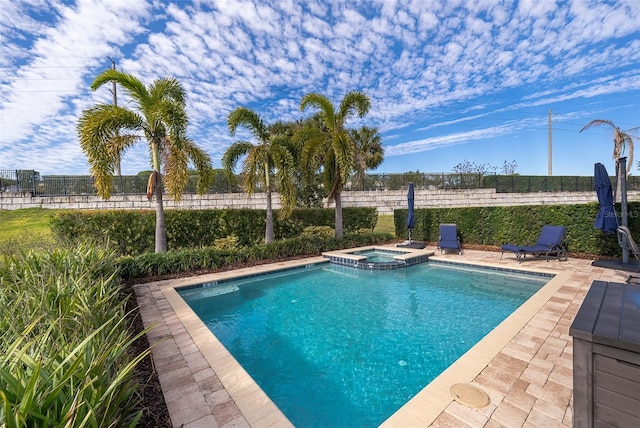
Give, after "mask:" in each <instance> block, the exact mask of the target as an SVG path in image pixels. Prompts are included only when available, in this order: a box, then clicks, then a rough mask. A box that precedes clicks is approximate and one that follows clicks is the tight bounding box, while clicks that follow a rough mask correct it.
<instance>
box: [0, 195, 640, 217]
mask: <svg viewBox="0 0 640 428" xmlns="http://www.w3.org/2000/svg"><path fill="white" fill-rule="evenodd" d="M639 196H640V191H633V192H629V193H628V199H629V200H630V201H634V200H638V198H639ZM164 201H165V207H166V208H168V209H171V208H179V209H207V208H258V209H264V208H265V204H266V202H265V195H264V194H262V193H257V194H253V195H247V194H244V193H219V194H207V195H202V196H200V195H191V194H189V195H183V198H182V200H180V201H177V202H176V201H173V200H171V199H168V198H165V200H164ZM597 201H598V199H597V197H596V194H595V192H561V193H545V192H539V193H496V191H495V189H469V190H416V191H415V207H416V208H456V207H477V206H513V205H563V204H565V205H569V204H586V203H593V202H597ZM154 204H155V202H153V201H151V202H150V201H148V200H147V197H146V195H113V196H112V197H111V199H109V200H103V199H101V198H99V197H97V196H31V195H30V194H26V195H24V194H16V193H0V209H4V210H15V209H20V208H49V209H94V210H95V209H154V208H155V205H154ZM273 206H274V208H279V207H280V199H279V197H278V195H273ZM329 206H331V207H332V206H333V204H331V205H329ZM342 206H343V207H376V208H377V209H378V213H379V214H392V213H393V210H394V209H396V208H406V207H407V191H406V190H385V191H368V192H343V194H342Z"/></svg>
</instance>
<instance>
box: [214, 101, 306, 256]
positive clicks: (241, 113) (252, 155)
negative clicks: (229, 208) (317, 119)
mask: <svg viewBox="0 0 640 428" xmlns="http://www.w3.org/2000/svg"><path fill="white" fill-rule="evenodd" d="M227 125H228V126H229V132H230V133H231V135H232V136H234V135H235V133H236V129H237V128H238V126H241V125H242V126H244V127H245V128H247V129H248V130H249V131H250V132H251V134H253V136H254V137H255V138H256V139H257V140H258V142H259V143H258V144H257V145H254V144H252V143H251V142H249V141H237V142H235V143H233V144H232V145H231V146H229V148H228V149H227V150H226V151H225V153H224V155H223V157H222V166H223V167H224V168H225V169H226V170H227V171H228V172H229V173H233V169H234V168H235V165H236V163H237V162H238V160H240V158H241V157H243V156H245V158H244V161H243V162H242V174H241V175H242V187H243V189H244V190H245V192H247V193H249V194H251V193H253V192H255V190H256V187H257V185H258V184H261V185H262V186H263V188H264V191H265V195H266V198H267V219H266V228H265V234H264V240H265V243H267V244H268V243H270V242H272V241H273V208H272V204H271V192H272V188H271V175H272V174H274V173H275V179H276V185H277V187H278V192H279V194H280V203H281V209H280V211H279V213H278V218H280V219H281V220H282V219H285V218H287V217H288V216H289V215H291V212H292V211H293V208H294V207H295V203H296V197H295V188H294V186H293V182H292V179H291V178H292V174H293V171H294V161H293V156H292V154H291V153H290V151H289V150H288V147H287V144H288V142H289V135H288V134H287V133H286V132H285V131H286V130H287V128H286V127H285V126H284V125H282V124H280V123H275V124H273V125H271V126H267V125H265V123H264V121H263V120H262V119H261V118H260V116H258V114H257V113H256V112H254V111H253V110H251V109H248V108H246V107H238V108H236V109H235V110H233V111H232V112H231V113H229V117H228V118H227Z"/></svg>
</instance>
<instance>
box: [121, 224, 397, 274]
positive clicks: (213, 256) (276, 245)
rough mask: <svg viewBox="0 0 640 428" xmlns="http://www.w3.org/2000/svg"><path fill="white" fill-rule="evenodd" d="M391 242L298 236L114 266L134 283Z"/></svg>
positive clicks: (125, 260)
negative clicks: (133, 280)
mask: <svg viewBox="0 0 640 428" xmlns="http://www.w3.org/2000/svg"><path fill="white" fill-rule="evenodd" d="M332 234H333V231H332ZM391 239H392V236H391V235H390V234H381V233H370V234H362V235H360V234H357V235H356V234H349V235H345V236H344V237H343V238H335V237H334V236H331V237H325V238H321V237H317V236H313V237H307V236H299V237H296V238H289V239H282V240H278V241H274V242H272V243H269V244H259V245H254V246H252V247H242V248H237V249H226V250H222V249H218V248H215V247H205V248H191V249H184V250H177V251H173V250H170V251H167V252H166V253H147V254H141V255H139V256H126V257H121V258H120V259H119V261H118V263H117V264H118V267H119V271H120V274H121V275H122V277H123V278H125V279H133V278H141V277H151V276H159V275H167V274H177V273H183V272H193V271H201V270H213V269H218V268H221V267H224V266H233V265H235V264H238V263H258V262H265V261H275V260H281V259H286V258H292V257H308V256H312V255H313V256H317V255H319V254H320V253H322V252H323V251H330V250H337V249H342V248H351V247H359V246H363V245H371V244H376V243H381V242H388V241H390V240H391Z"/></svg>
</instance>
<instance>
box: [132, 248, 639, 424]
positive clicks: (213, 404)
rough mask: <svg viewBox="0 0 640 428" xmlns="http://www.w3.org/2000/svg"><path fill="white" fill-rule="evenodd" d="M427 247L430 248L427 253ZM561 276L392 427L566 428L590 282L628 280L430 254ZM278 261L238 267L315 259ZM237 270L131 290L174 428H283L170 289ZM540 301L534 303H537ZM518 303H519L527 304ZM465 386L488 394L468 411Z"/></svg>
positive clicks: (573, 263) (510, 260)
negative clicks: (459, 394)
mask: <svg viewBox="0 0 640 428" xmlns="http://www.w3.org/2000/svg"><path fill="white" fill-rule="evenodd" d="M427 249H428V248H427ZM433 258H434V259H439V260H451V261H460V262H470V263H474V262H476V263H489V264H493V265H497V266H503V267H513V268H524V269H542V270H549V271H553V272H556V273H557V276H556V278H559V281H556V284H555V286H554V287H551V288H552V290H551V291H550V292H547V293H546V294H544V293H542V294H541V295H538V294H536V296H534V298H532V299H530V300H531V301H528V302H527V303H525V305H527V308H523V309H522V311H520V310H519V311H517V312H516V313H514V315H512V316H511V317H509V318H508V319H507V320H505V322H503V323H502V324H501V325H499V326H498V327H497V328H496V330H494V332H492V333H491V334H490V335H488V336H487V337H486V338H485V339H483V341H481V342H480V343H479V344H478V345H476V346H474V347H473V348H472V349H471V350H470V351H469V352H468V353H467V354H465V355H464V356H463V357H461V359H460V360H458V361H457V362H456V363H455V364H454V365H453V366H451V367H450V368H449V369H447V371H445V372H444V373H443V374H442V375H440V376H439V377H438V378H436V379H435V380H434V381H433V382H432V383H431V384H429V385H428V386H427V387H426V388H425V390H423V391H422V392H420V393H419V394H418V395H417V396H416V397H414V398H413V399H412V400H411V401H410V402H409V403H407V404H406V405H405V406H404V407H402V408H401V409H400V410H399V411H398V412H397V413H396V414H395V415H393V416H392V417H391V418H390V419H388V420H387V421H385V423H384V424H383V425H384V426H388V427H426V426H433V427H502V426H504V427H570V426H572V410H573V391H572V386H573V378H572V376H573V371H572V366H573V347H572V338H571V337H570V336H569V327H570V326H571V323H572V322H573V319H574V317H575V315H576V313H577V311H578V308H579V307H580V304H581V303H582V300H583V299H584V296H585V295H586V293H587V291H588V289H589V286H590V285H591V283H592V281H593V280H603V281H618V282H624V281H625V280H626V279H627V275H628V274H627V273H626V272H624V271H619V270H613V269H605V268H600V267H594V266H592V265H591V260H583V259H573V258H569V260H567V261H562V262H560V261H557V260H555V259H552V260H550V261H549V262H546V261H544V260H543V259H542V260H539V259H531V258H528V259H526V260H525V261H524V262H522V263H520V264H518V263H517V261H516V259H515V257H514V256H512V255H505V256H504V258H503V259H500V253H496V252H489V251H476V250H466V251H465V252H464V254H463V255H457V254H446V255H442V256H436V257H433ZM320 260H322V258H313V259H307V260H304V261H293V262H282V263H276V264H273V265H268V266H259V267H254V268H247V269H243V271H246V272H255V271H256V269H261V270H264V269H272V270H275V269H282V268H283V267H288V266H292V265H295V264H303V265H304V264H306V263H312V262H314V261H316V262H317V261H320ZM237 274H238V271H236V272H224V273H219V274H212V275H203V276H200V277H199V278H197V279H194V278H182V279H178V280H167V281H158V282H152V283H147V284H140V285H136V286H135V292H136V295H137V298H138V304H139V306H140V314H141V316H142V320H143V322H144V324H145V326H147V327H148V326H151V329H150V331H149V332H148V338H149V343H150V344H151V345H152V346H153V348H152V358H153V361H154V365H155V367H156V370H157V372H158V377H159V380H160V384H161V386H162V390H163V393H164V396H165V401H166V403H167V407H168V410H169V414H170V416H171V421H172V423H173V425H174V426H175V427H180V426H182V427H184V428H196V427H213V428H215V427H284V426H292V425H291V423H290V422H289V420H288V419H287V418H286V417H285V416H284V414H282V413H281V412H280V411H279V410H278V409H277V407H276V406H275V405H274V404H273V402H271V400H270V399H269V397H268V396H267V395H266V394H265V393H264V392H262V390H261V389H260V388H259V387H258V386H257V385H256V384H255V383H254V382H253V380H252V379H251V378H250V377H249V376H248V374H247V373H246V372H245V371H244V369H242V367H240V365H239V364H238V363H237V362H236V361H235V359H233V357H231V355H230V354H229V353H228V352H227V351H226V349H225V348H224V347H223V346H222V344H220V342H218V340H217V339H216V338H215V337H214V336H213V334H211V333H210V332H209V330H208V329H207V328H206V326H204V324H203V323H202V322H201V321H200V320H199V319H198V318H197V317H196V316H195V314H193V312H192V311H191V310H190V309H189V307H188V306H187V304H186V303H185V302H184V301H183V300H182V299H181V298H180V297H179V296H178V294H177V292H176V291H175V290H174V287H179V286H182V285H186V284H189V283H194V282H206V281H209V280H210V278H214V277H215V278H218V279H219V278H222V277H230V276H235V275H237ZM535 300H537V301H535ZM525 305H523V306H525ZM460 382H465V383H470V384H472V385H474V386H476V387H478V388H479V389H481V390H482V391H484V392H486V393H487V394H488V395H489V397H490V404H489V405H488V406H486V407H484V408H481V409H472V408H470V407H466V406H464V405H462V404H460V403H458V402H457V401H455V400H453V399H452V397H451V395H450V393H449V389H450V387H451V386H452V385H453V384H455V383H460Z"/></svg>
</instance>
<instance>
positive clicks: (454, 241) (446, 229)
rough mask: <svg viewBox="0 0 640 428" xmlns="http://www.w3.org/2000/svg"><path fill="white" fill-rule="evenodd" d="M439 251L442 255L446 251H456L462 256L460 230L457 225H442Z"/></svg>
mask: <svg viewBox="0 0 640 428" xmlns="http://www.w3.org/2000/svg"><path fill="white" fill-rule="evenodd" d="M438 250H440V253H441V254H442V252H443V251H445V250H455V251H457V252H458V254H462V248H461V247H460V239H458V228H457V227H456V225H455V224H441V225H440V236H439V237H438Z"/></svg>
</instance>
